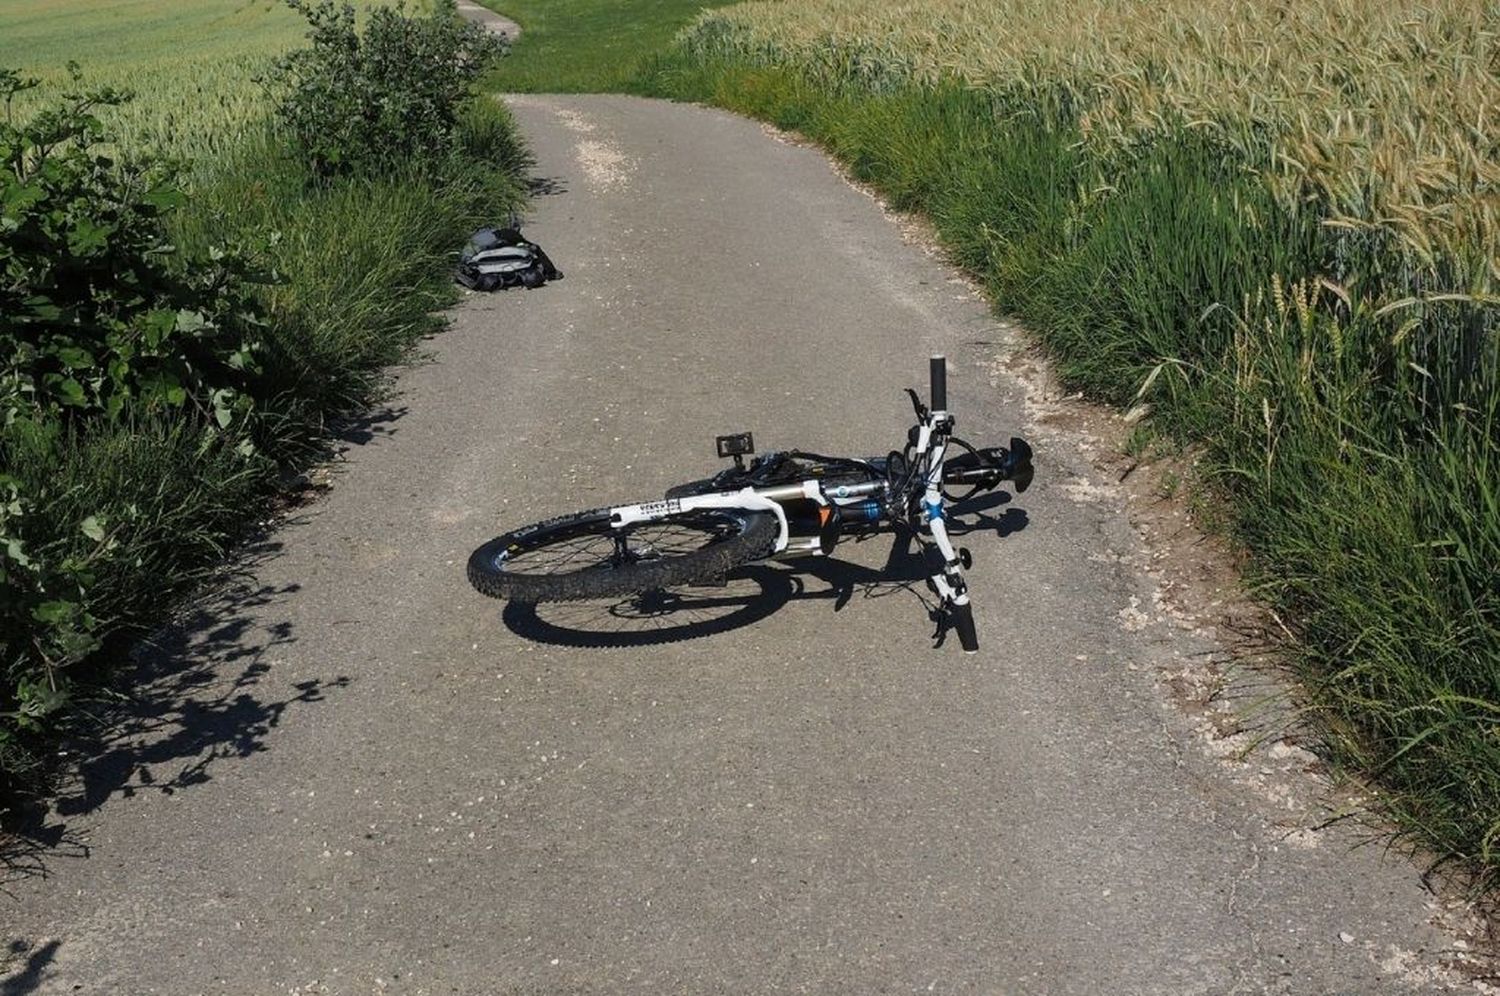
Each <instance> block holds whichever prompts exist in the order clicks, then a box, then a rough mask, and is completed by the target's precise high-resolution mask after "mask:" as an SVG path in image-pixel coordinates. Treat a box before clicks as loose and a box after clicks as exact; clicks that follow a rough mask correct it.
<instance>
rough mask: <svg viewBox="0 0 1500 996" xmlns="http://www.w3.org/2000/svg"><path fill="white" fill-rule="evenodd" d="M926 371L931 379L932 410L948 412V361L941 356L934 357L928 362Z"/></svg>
mask: <svg viewBox="0 0 1500 996" xmlns="http://www.w3.org/2000/svg"><path fill="white" fill-rule="evenodd" d="M928 370H929V371H930V373H931V377H932V410H933V411H935V412H945V411H947V410H948V360H947V358H946V357H943V356H934V357H932V359H930V360H929V361H928Z"/></svg>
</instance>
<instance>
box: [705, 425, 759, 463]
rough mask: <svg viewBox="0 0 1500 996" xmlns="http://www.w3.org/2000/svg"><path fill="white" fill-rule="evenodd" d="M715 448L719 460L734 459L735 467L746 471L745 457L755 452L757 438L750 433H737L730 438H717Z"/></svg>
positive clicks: (715, 438)
mask: <svg viewBox="0 0 1500 996" xmlns="http://www.w3.org/2000/svg"><path fill="white" fill-rule="evenodd" d="M714 448H715V449H716V450H718V451H719V459H721V460H725V459H728V458H730V457H733V458H734V466H735V468H736V469H738V470H744V469H745V456H746V455H747V454H750V453H754V452H755V436H754V435H752V434H751V433H748V432H736V433H734V434H733V435H729V436H715V437H714Z"/></svg>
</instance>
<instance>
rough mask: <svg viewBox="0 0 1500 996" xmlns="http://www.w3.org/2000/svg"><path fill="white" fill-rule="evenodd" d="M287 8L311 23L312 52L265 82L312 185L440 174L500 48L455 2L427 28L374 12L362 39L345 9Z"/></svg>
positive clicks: (424, 21)
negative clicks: (408, 172)
mask: <svg viewBox="0 0 1500 996" xmlns="http://www.w3.org/2000/svg"><path fill="white" fill-rule="evenodd" d="M287 3H288V5H290V6H291V7H292V8H293V9H295V10H297V11H298V12H300V13H301V14H302V15H303V16H304V17H306V18H307V22H308V24H309V26H310V28H309V31H308V40H309V41H310V42H311V43H312V46H311V47H310V48H306V49H299V50H298V51H295V52H292V53H291V54H290V55H287V56H286V57H285V58H283V59H281V60H280V61H278V62H277V63H276V66H275V69H274V70H273V72H272V73H271V75H270V77H269V78H268V81H269V83H270V85H271V87H272V89H273V90H274V91H275V92H276V118H277V120H278V121H279V122H280V124H281V125H282V126H283V127H284V128H285V129H286V131H287V132H288V134H289V135H290V137H291V139H292V141H293V143H294V144H295V145H296V147H297V148H298V149H299V150H300V151H301V152H302V153H303V154H304V155H305V156H306V158H307V161H308V164H309V166H310V167H311V169H312V170H313V172H314V173H315V174H316V175H318V176H321V177H328V176H335V175H339V174H347V173H370V174H378V173H382V172H385V171H388V170H390V169H393V168H398V167H410V166H411V165H415V164H436V163H441V162H443V161H444V160H445V159H446V158H447V157H449V156H450V155H451V154H452V153H453V152H454V151H455V147H456V142H457V123H458V120H459V116H460V114H461V113H462V111H463V109H464V107H465V105H467V104H468V103H469V101H470V99H471V98H472V96H473V86H474V83H475V82H476V81H477V80H478V79H479V77H480V75H481V74H482V73H483V72H484V71H485V69H486V68H487V67H488V66H489V64H490V63H491V62H492V61H493V60H494V59H496V58H498V57H499V56H500V55H501V54H503V52H504V51H505V46H504V43H503V42H502V41H500V40H499V39H498V38H495V37H494V36H492V35H490V34H489V33H487V32H486V31H485V30H484V29H483V28H481V27H479V26H478V25H476V24H472V23H469V22H467V21H462V20H460V19H459V18H458V17H457V16H456V14H455V11H454V6H453V2H452V0H440V2H438V3H436V4H435V5H434V9H433V11H432V14H431V15H430V16H428V17H425V18H419V17H408V16H406V14H405V12H404V8H403V7H400V6H398V7H396V8H395V9H391V8H379V9H377V10H374V11H372V12H371V13H370V15H369V23H368V24H367V25H366V27H365V32H364V34H363V36H361V35H360V33H359V30H358V28H357V25H356V23H355V11H354V7H353V6H352V5H351V4H349V3H347V2H345V3H339V4H336V3H335V2H334V0H287Z"/></svg>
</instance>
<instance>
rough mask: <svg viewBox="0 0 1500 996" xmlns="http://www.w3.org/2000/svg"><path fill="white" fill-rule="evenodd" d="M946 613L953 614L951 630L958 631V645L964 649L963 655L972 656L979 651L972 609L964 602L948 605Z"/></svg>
mask: <svg viewBox="0 0 1500 996" xmlns="http://www.w3.org/2000/svg"><path fill="white" fill-rule="evenodd" d="M948 611H950V612H952V613H953V628H954V629H956V630H957V631H958V642H959V645H960V646H962V647H963V648H964V653H966V654H972V653H973V652H974V651H976V650H978V649H979V635H978V634H977V633H975V632H974V607H973V606H972V605H970V604H969V603H967V602H965V603H964V604H963V605H950V606H949V607H948Z"/></svg>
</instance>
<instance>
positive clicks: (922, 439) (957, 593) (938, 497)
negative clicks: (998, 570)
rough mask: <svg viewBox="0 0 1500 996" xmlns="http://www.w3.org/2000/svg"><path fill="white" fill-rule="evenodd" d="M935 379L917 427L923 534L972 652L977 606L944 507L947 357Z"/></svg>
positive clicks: (938, 361) (941, 593)
mask: <svg viewBox="0 0 1500 996" xmlns="http://www.w3.org/2000/svg"><path fill="white" fill-rule="evenodd" d="M929 369H930V373H931V380H932V411H931V412H929V413H928V415H927V418H926V419H924V420H923V422H922V426H921V428H920V429H918V430H917V454H918V458H919V459H925V460H926V461H927V464H926V481H925V487H924V488H923V491H922V511H921V523H922V536H923V539H924V540H926V541H927V542H929V543H930V544H931V545H932V547H933V548H935V549H936V550H937V552H938V555H939V556H940V557H941V558H942V566H941V568H940V569H939V570H938V571H937V572H936V573H934V574H933V575H932V577H931V581H932V587H933V589H934V590H935V591H936V592H937V593H938V597H939V598H940V599H942V602H943V607H944V608H945V609H947V610H948V611H949V612H950V613H951V614H952V620H953V628H954V629H955V630H957V631H958V642H959V644H960V645H961V646H962V647H963V649H964V653H966V654H972V653H974V652H975V651H977V650H978V649H979V636H978V634H976V633H975V631H974V609H973V607H972V606H971V605H970V604H969V586H968V584H967V582H965V580H964V565H963V561H962V560H960V559H959V556H958V553H957V551H955V550H954V549H953V541H952V540H950V539H949V538H948V523H947V521H946V519H945V516H944V508H943V454H944V453H945V452H946V451H947V449H948V436H949V434H950V433H951V432H952V431H953V416H952V415H951V414H949V412H948V410H947V409H948V368H947V361H946V359H945V358H944V357H941V356H934V357H932V359H931V361H930V366H929Z"/></svg>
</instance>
